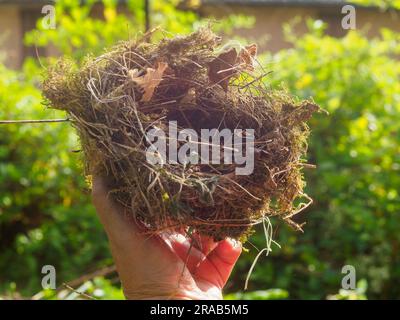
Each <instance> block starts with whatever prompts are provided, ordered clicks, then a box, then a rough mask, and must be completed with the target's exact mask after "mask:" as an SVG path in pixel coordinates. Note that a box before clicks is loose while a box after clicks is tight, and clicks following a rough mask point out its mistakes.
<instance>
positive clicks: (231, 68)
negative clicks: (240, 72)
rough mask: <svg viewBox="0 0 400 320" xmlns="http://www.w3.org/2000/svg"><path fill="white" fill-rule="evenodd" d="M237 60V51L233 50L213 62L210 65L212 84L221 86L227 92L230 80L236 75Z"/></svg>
mask: <svg viewBox="0 0 400 320" xmlns="http://www.w3.org/2000/svg"><path fill="white" fill-rule="evenodd" d="M236 60H237V52H236V49H235V48H231V49H230V50H228V51H226V52H223V53H221V54H220V55H219V56H218V57H216V58H215V59H214V60H213V61H211V62H210V63H209V65H208V77H209V79H210V82H211V83H218V84H220V85H221V87H222V88H224V90H225V91H226V90H227V89H228V84H229V80H230V78H231V77H232V76H233V75H234V74H235V73H236V69H235V63H236Z"/></svg>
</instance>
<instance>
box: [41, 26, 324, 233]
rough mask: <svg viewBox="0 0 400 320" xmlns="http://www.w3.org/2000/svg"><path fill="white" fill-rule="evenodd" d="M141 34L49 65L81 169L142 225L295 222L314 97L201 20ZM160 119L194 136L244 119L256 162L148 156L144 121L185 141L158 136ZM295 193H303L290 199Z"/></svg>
mask: <svg viewBox="0 0 400 320" xmlns="http://www.w3.org/2000/svg"><path fill="white" fill-rule="evenodd" d="M150 36H151V33H149V34H146V35H145V36H144V37H142V38H140V39H137V40H135V41H129V42H122V43H119V44H118V45H116V46H115V47H114V48H112V49H111V50H109V51H107V52H106V53H105V54H103V55H101V56H99V57H96V58H93V57H88V58H87V59H86V61H85V62H84V63H83V64H82V65H79V66H76V65H75V63H73V62H71V61H68V60H65V59H63V60H61V61H60V62H59V63H58V64H57V65H55V66H54V67H53V68H51V69H49V70H48V74H47V77H46V80H45V81H44V83H43V92H44V96H45V97H46V98H47V100H48V104H49V106H50V107H52V108H55V109H61V110H65V111H67V113H68V115H69V118H70V120H71V121H72V123H73V125H74V126H75V127H76V129H77V131H78V133H79V136H80V139H81V144H82V148H83V151H84V155H85V162H86V170H87V172H86V173H87V174H88V175H102V176H104V177H105V179H106V181H107V183H108V187H109V188H110V190H111V195H112V197H113V199H114V201H116V202H118V203H120V204H121V205H122V206H123V207H124V208H125V209H126V210H127V212H129V213H130V214H132V215H133V217H134V218H135V219H136V220H138V221H140V222H142V223H144V224H145V225H146V226H147V228H148V229H149V231H150V232H161V231H166V230H171V231H176V230H179V231H182V230H185V231H187V232H193V231H194V232H197V233H200V234H202V235H207V236H211V237H213V238H214V239H215V240H220V239H223V238H225V237H232V238H235V239H239V240H243V239H245V237H246V236H247V235H249V233H250V231H251V230H252V227H253V226H254V225H255V224H257V223H260V222H262V221H263V219H265V217H270V216H279V217H280V218H282V219H283V220H285V221H286V222H288V223H289V224H290V225H292V226H293V227H295V228H296V229H300V230H301V226H300V225H298V224H297V223H295V222H294V221H293V220H292V217H293V216H294V215H295V214H296V213H298V212H300V211H301V210H302V209H303V208H304V207H306V206H307V205H308V204H310V203H311V199H310V198H309V197H308V196H306V195H305V194H304V193H303V187H304V180H303V177H302V169H303V167H304V166H306V164H305V162H304V160H302V157H303V156H304V155H305V152H306V149H307V141H306V140H307V137H308V135H309V130H308V127H307V125H306V121H307V120H308V119H309V118H310V117H311V115H312V114H313V113H314V112H316V111H318V110H319V107H318V106H317V105H316V104H314V103H313V102H312V101H297V100H294V99H293V98H292V97H291V96H290V95H288V94H287V93H285V92H282V91H274V90H272V89H270V88H268V87H267V86H266V85H265V82H266V80H265V79H264V77H265V75H266V74H267V73H266V72H265V71H264V70H263V69H262V67H261V66H260V65H259V63H258V62H257V60H256V57H255V56H256V46H255V45H249V46H246V47H240V46H238V45H225V46H223V47H221V38H220V37H218V36H217V35H215V34H214V33H213V32H212V31H210V30H209V29H201V30H199V31H197V32H195V33H192V34H190V35H188V36H184V37H183V36H182V37H181V36H179V37H174V38H168V39H167V38H165V39H163V40H161V41H160V42H159V43H157V44H152V43H149V42H148V39H149V38H150ZM170 122H175V123H176V124H177V126H178V131H179V130H180V129H184V128H185V129H187V128H189V129H193V130H195V132H197V133H198V134H199V136H200V131H201V129H218V130H219V131H221V130H223V129H230V130H231V131H234V129H243V130H245V129H253V130H254V137H255V141H254V149H252V152H254V171H253V172H252V174H250V175H238V174H236V170H235V169H236V168H238V167H243V165H238V164H235V163H233V164H230V163H223V162H222V163H221V164H209V163H201V161H200V163H197V164H196V163H191V164H188V163H186V164H185V163H177V164H173V163H169V162H168V161H164V163H162V164H154V163H153V164H152V163H150V162H149V161H148V160H147V158H146V151H147V150H149V146H150V144H151V141H149V138H148V132H149V130H150V129H156V130H164V132H166V133H167V136H166V145H167V150H169V149H168V147H169V144H171V143H172V142H174V143H177V146H178V148H179V147H180V146H182V145H183V144H185V142H184V141H181V140H179V141H177V140H176V139H175V140H173V139H174V138H173V137H169V136H168V132H169V130H168V129H169V127H168V126H169V124H170ZM212 145H213V143H211V142H210V143H209V144H208V145H206V147H207V148H209V149H210V153H211V148H212ZM203 146H204V143H203ZM225 150H226V148H224V147H221V148H220V149H219V151H218V152H220V154H223V152H224V151H225ZM155 155H157V153H155ZM158 155H159V154H158ZM222 157H223V156H222ZM298 198H299V199H300V198H303V199H305V200H306V202H305V203H300V204H297V205H295V204H296V203H298V202H299V201H297V200H296V199H298Z"/></svg>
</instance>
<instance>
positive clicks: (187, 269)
mask: <svg viewBox="0 0 400 320" xmlns="http://www.w3.org/2000/svg"><path fill="white" fill-rule="evenodd" d="M92 197H93V203H94V205H95V207H96V209H97V213H98V215H99V218H100V220H101V222H102V224H103V226H104V229H105V231H106V233H107V236H108V238H109V242H110V247H111V251H112V254H113V257H114V261H115V264H116V267H117V270H118V274H119V277H120V280H121V283H122V287H123V290H124V294H125V296H126V298H128V299H221V298H222V288H223V287H224V285H225V283H226V281H227V280H228V277H229V275H230V273H231V271H232V269H233V267H234V265H235V263H236V261H237V259H238V257H239V255H240V252H241V247H240V246H239V245H237V244H235V243H234V242H233V241H231V240H228V239H227V240H223V241H220V242H218V243H214V242H213V241H211V240H209V239H205V238H201V237H198V238H197V239H196V240H197V241H195V242H193V243H192V244H191V242H190V241H189V240H188V239H186V238H185V237H184V236H182V235H179V234H174V235H164V236H154V235H153V236H149V235H146V234H144V233H143V232H141V230H140V229H141V228H140V227H139V226H138V225H137V224H135V223H134V221H133V220H132V218H131V217H130V216H128V215H126V214H125V215H124V214H123V209H122V208H120V207H119V206H117V205H116V204H115V203H112V202H111V201H110V200H109V199H108V191H107V189H106V188H105V186H104V183H103V181H102V180H101V178H98V177H96V178H95V179H94V181H93V191H92Z"/></svg>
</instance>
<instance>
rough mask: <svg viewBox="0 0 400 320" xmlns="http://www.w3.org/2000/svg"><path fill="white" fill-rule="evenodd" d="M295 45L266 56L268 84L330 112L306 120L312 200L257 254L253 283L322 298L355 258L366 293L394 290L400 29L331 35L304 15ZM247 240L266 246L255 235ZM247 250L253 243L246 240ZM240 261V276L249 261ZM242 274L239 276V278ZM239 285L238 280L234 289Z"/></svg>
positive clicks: (398, 278) (399, 222) (389, 294)
mask: <svg viewBox="0 0 400 320" xmlns="http://www.w3.org/2000/svg"><path fill="white" fill-rule="evenodd" d="M309 25H310V28H311V32H310V33H309V34H307V35H305V36H302V37H300V38H298V37H295V36H294V35H293V34H290V33H288V37H289V38H290V39H291V40H292V43H293V49H288V50H283V51H281V52H279V53H277V54H275V55H268V56H266V57H265V59H264V62H268V63H271V61H272V64H270V65H272V67H271V68H272V70H273V73H272V75H271V76H270V77H269V78H266V83H267V84H270V85H272V86H276V85H281V84H284V85H285V86H286V87H287V88H288V90H289V91H290V92H293V93H294V94H296V95H298V96H299V97H301V98H307V97H310V96H311V97H313V98H314V99H315V101H316V102H317V103H318V104H320V105H321V106H322V107H324V108H325V109H326V110H327V111H329V113H330V115H329V116H324V115H321V116H318V117H316V118H315V119H314V121H312V122H311V124H310V126H311V128H312V130H313V131H312V139H311V141H310V144H309V148H310V150H309V159H308V160H309V162H310V163H314V164H316V165H317V169H315V170H308V171H306V172H305V174H306V178H307V179H306V180H307V181H308V188H307V191H308V193H309V194H310V195H311V197H312V198H314V200H315V203H314V205H312V206H311V208H309V209H308V211H307V212H306V214H305V215H301V217H299V219H300V221H301V220H306V221H307V225H306V226H305V234H295V233H294V232H293V231H291V230H287V228H285V227H284V226H283V227H282V228H280V229H279V232H278V235H277V239H276V240H277V241H278V242H279V243H280V244H281V245H282V249H281V250H280V249H278V250H274V251H273V252H272V254H271V256H270V257H268V258H264V259H261V260H260V262H259V264H258V265H257V266H256V268H255V272H254V276H253V277H252V279H253V282H251V289H252V288H269V287H278V288H283V289H287V290H288V291H289V292H290V297H291V298H324V297H326V296H327V295H328V294H330V293H334V292H337V291H338V290H339V288H340V285H341V278H342V277H343V276H344V275H343V274H341V269H342V266H344V265H347V264H350V265H353V266H355V268H356V271H357V279H366V280H367V281H368V290H367V296H368V297H372V298H395V297H398V296H399V295H400V290H399V283H400V273H399V270H400V256H399V245H400V235H399V233H398V230H399V228H400V219H399V216H398V213H399V212H400V198H399V190H400V146H399V141H400V81H399V80H400V64H399V62H398V58H399V54H400V42H399V39H400V36H399V35H396V34H394V33H392V32H390V31H388V30H383V32H382V36H381V38H377V39H372V40H371V39H367V38H366V37H364V36H363V35H362V34H360V33H358V32H356V31H352V32H349V33H348V34H347V35H346V36H345V37H344V38H341V39H337V38H332V37H329V36H326V35H324V32H323V25H321V24H320V23H319V22H317V23H313V22H309ZM253 241H254V242H255V243H256V244H257V245H258V246H260V247H262V246H263V244H262V242H263V240H262V235H261V234H260V233H259V234H258V235H257V236H256V237H255V238H254V239H253ZM249 248H251V246H249ZM253 256H254V255H253V254H250V255H248V258H247V259H243V260H242V261H241V262H240V267H239V268H238V269H237V270H236V273H235V277H236V280H235V283H243V278H244V276H245V271H246V269H247V268H248V263H249V260H251V259H252V258H253ZM239 279H241V280H239ZM238 289H239V287H238Z"/></svg>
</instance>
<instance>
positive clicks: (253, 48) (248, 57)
mask: <svg viewBox="0 0 400 320" xmlns="http://www.w3.org/2000/svg"><path fill="white" fill-rule="evenodd" d="M256 55H257V45H256V44H255V43H253V44H251V45H248V46H245V47H244V48H242V50H240V52H239V57H238V60H239V61H238V62H239V63H240V66H241V67H242V68H244V69H245V70H249V71H253V70H254V59H255V57H256Z"/></svg>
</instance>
